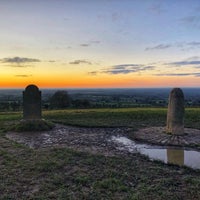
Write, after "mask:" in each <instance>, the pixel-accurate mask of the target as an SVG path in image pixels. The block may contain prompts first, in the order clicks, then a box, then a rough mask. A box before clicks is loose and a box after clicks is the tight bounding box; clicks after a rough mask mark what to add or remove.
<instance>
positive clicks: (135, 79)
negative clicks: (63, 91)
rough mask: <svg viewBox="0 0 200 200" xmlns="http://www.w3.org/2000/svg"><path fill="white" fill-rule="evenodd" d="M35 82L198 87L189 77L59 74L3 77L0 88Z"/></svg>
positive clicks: (51, 85) (58, 85)
mask: <svg viewBox="0 0 200 200" xmlns="http://www.w3.org/2000/svg"><path fill="white" fill-rule="evenodd" d="M29 84H35V85H37V86H38V87H40V88H131V87H132V88H151V87H199V84H198V82H196V84H195V85H194V79H191V77H165V76H162V77H161V76H160V77H159V76H131V75H129V76H124V75H113V76H110V75H99V76H82V77H81V76H71V77H70V76H68V77H67V76H64V75H63V76H61V77H58V78H55V77H53V76H51V77H49V76H48V77H39V78H37V79H36V78H34V77H25V78H23V77H21V78H12V79H11V78H4V79H1V81H0V88H25V87H26V86H27V85H29Z"/></svg>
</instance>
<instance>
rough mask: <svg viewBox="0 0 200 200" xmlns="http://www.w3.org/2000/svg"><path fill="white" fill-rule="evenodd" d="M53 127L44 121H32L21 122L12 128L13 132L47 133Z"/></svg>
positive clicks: (50, 123)
mask: <svg viewBox="0 0 200 200" xmlns="http://www.w3.org/2000/svg"><path fill="white" fill-rule="evenodd" d="M53 127H54V124H53V123H52V122H49V121H47V120H44V119H37V120H36V119H34V120H24V119H23V120H21V121H20V122H19V123H17V124H16V125H15V126H14V127H12V130H13V131H17V132H31V131H48V130H51V129H52V128H53Z"/></svg>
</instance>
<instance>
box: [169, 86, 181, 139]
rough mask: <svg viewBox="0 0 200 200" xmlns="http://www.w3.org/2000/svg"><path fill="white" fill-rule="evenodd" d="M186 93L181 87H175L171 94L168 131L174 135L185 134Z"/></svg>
mask: <svg viewBox="0 0 200 200" xmlns="http://www.w3.org/2000/svg"><path fill="white" fill-rule="evenodd" d="M184 112H185V107H184V94H183V92H182V90H181V89H180V88H174V89H172V91H171V92H170V95H169V103H168V111H167V127H166V132H167V133H171V134H174V135H183V134H184Z"/></svg>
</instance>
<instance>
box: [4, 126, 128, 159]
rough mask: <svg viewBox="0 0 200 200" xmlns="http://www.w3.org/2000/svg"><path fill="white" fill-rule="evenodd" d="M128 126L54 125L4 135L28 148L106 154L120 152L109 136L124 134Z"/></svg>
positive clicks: (110, 154)
mask: <svg viewBox="0 0 200 200" xmlns="http://www.w3.org/2000/svg"><path fill="white" fill-rule="evenodd" d="M128 131H129V129H128V128H80V127H72V126H64V125H58V124H57V125H56V127H55V128H53V129H52V130H50V131H42V132H21V133H17V132H10V133H7V134H6V137H7V138H9V139H11V140H14V141H16V142H18V143H21V144H25V145H27V146H29V147H30V148H34V149H37V148H45V147H68V148H72V149H75V150H79V151H87V152H90V153H93V154H96V153H101V154H104V155H106V156H112V155H115V154H122V153H123V152H121V151H120V150H118V149H117V148H116V145H115V144H114V143H113V142H110V140H109V138H110V137H111V136H113V135H126V133H127V132H128Z"/></svg>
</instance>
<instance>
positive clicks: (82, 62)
mask: <svg viewBox="0 0 200 200" xmlns="http://www.w3.org/2000/svg"><path fill="white" fill-rule="evenodd" d="M69 64H71V65H80V64H88V65H91V64H92V63H91V62H90V61H87V60H74V61H72V62H69Z"/></svg>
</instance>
